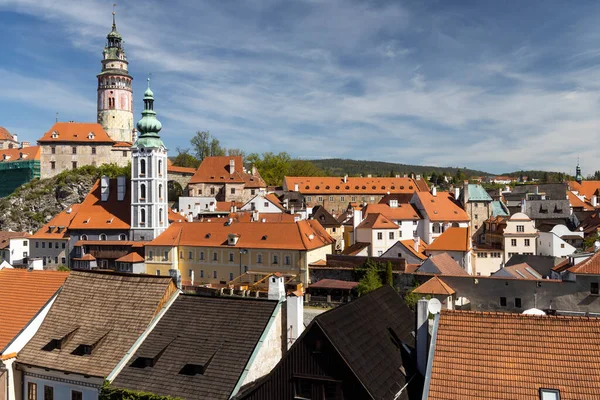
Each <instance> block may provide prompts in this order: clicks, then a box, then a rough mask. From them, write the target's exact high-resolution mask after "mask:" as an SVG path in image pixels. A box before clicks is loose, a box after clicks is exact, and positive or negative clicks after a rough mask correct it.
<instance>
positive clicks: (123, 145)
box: [113, 142, 132, 147]
mask: <svg viewBox="0 0 600 400" xmlns="http://www.w3.org/2000/svg"><path fill="white" fill-rule="evenodd" d="M131 146H132V144H131V142H115V144H113V147H131Z"/></svg>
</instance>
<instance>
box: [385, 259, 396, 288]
mask: <svg viewBox="0 0 600 400" xmlns="http://www.w3.org/2000/svg"><path fill="white" fill-rule="evenodd" d="M385 283H386V284H387V285H390V286H392V287H393V286H394V271H393V268H392V262H391V261H388V262H387V264H386V265H385Z"/></svg>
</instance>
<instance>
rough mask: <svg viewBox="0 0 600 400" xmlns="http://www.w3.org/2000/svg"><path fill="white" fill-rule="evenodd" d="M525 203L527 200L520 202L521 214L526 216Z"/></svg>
mask: <svg viewBox="0 0 600 400" xmlns="http://www.w3.org/2000/svg"><path fill="white" fill-rule="evenodd" d="M526 203H527V200H525V199H523V200H521V212H522V213H524V214H526V212H525V211H526V210H527V204H526Z"/></svg>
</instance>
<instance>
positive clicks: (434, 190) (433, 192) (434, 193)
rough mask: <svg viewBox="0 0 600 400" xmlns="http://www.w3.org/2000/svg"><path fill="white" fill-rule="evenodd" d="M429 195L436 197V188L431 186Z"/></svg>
mask: <svg viewBox="0 0 600 400" xmlns="http://www.w3.org/2000/svg"><path fill="white" fill-rule="evenodd" d="M431 195H432V196H433V197H437V189H436V187H435V186H432V187H431Z"/></svg>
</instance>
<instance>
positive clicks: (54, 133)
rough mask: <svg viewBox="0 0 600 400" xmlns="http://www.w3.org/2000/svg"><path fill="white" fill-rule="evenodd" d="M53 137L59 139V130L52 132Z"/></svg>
mask: <svg viewBox="0 0 600 400" xmlns="http://www.w3.org/2000/svg"><path fill="white" fill-rule="evenodd" d="M52 139H58V132H56V131H54V132H52Z"/></svg>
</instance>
